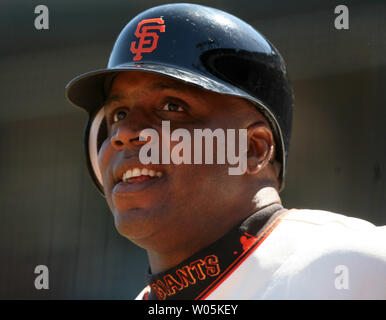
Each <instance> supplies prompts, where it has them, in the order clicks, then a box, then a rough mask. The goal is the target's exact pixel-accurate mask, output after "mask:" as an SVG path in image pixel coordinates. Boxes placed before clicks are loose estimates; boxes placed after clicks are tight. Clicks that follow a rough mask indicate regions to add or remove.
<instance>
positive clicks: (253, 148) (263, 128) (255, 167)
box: [247, 122, 275, 174]
mask: <svg viewBox="0 0 386 320" xmlns="http://www.w3.org/2000/svg"><path fill="white" fill-rule="evenodd" d="M247 143H248V153H247V173H249V174H256V173H258V172H259V171H260V170H262V169H263V168H265V166H266V165H267V164H268V163H269V162H270V161H273V159H274V156H275V141H274V138H273V135H272V131H271V129H270V127H269V126H268V125H267V124H265V123H264V122H258V123H255V124H253V125H251V126H250V127H248V129H247Z"/></svg>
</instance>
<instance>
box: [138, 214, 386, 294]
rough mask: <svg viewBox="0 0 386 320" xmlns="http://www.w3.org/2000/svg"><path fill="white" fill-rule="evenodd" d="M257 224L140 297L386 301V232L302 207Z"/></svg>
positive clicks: (181, 267) (160, 279) (184, 265)
mask: <svg viewBox="0 0 386 320" xmlns="http://www.w3.org/2000/svg"><path fill="white" fill-rule="evenodd" d="M276 211H277V209H276ZM279 211H280V210H279ZM253 223H254V222H252V223H251V222H249V224H247V229H245V228H243V229H240V228H239V230H238V233H237V232H236V231H234V232H233V233H232V232H231V235H229V234H228V235H226V236H225V237H224V238H226V240H221V241H218V242H217V243H215V244H213V245H212V246H210V248H208V250H207V249H206V250H204V251H203V252H202V253H201V252H200V253H199V254H198V255H196V256H195V257H194V263H196V262H197V261H201V262H202V263H201V264H192V262H191V261H192V260H189V261H185V262H183V263H182V264H180V265H179V266H177V267H176V268H174V269H173V270H169V271H168V272H164V273H163V274H161V275H158V276H157V277H154V278H151V279H150V280H151V281H149V283H150V284H149V286H148V287H146V288H145V289H144V290H143V291H142V292H141V293H140V294H139V295H138V297H137V299H144V298H145V299H146V298H147V297H148V296H149V292H150V293H151V290H153V291H154V292H155V293H156V294H155V295H154V296H155V297H157V298H158V299H167V298H174V299H216V300H217V299H224V300H228V299H235V300H236V299H248V300H249V299H386V226H383V227H376V226H374V225H373V224H371V223H370V222H367V221H365V220H361V219H357V218H351V217H347V216H344V215H341V214H336V213H332V212H327V211H321V210H298V209H292V210H288V211H287V210H281V211H280V212H278V214H275V215H274V216H273V218H272V219H270V220H269V221H268V222H267V223H266V224H265V225H264V227H263V228H260V229H259V231H258V232H257V233H256V234H253V232H251V230H253V228H251V225H253ZM245 230H247V231H249V232H245ZM236 234H237V235H236ZM240 235H241V236H240ZM232 241H233V242H236V241H238V242H239V243H238V245H239V247H238V248H239V249H237V248H236V247H232V245H231V244H232V243H233V242H232ZM235 245H236V244H235ZM226 247H227V248H231V250H233V257H230V253H229V252H228V251H230V250H227V248H226ZM235 248H236V249H235ZM239 251H240V252H239ZM200 254H201V258H200ZM222 260H223V261H225V262H226V263H224V264H221V263H220V262H221V261H222ZM197 267H200V268H197ZM199 269H200V270H199ZM200 281H201V282H202V283H199V282H200ZM195 287H199V288H195Z"/></svg>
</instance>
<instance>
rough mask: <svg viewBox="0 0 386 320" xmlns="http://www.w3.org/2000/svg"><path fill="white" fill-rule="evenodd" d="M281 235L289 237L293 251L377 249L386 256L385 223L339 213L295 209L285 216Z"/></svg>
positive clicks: (363, 251) (363, 250)
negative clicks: (379, 223) (375, 222)
mask: <svg viewBox="0 0 386 320" xmlns="http://www.w3.org/2000/svg"><path fill="white" fill-rule="evenodd" d="M277 231H278V236H279V238H283V239H286V238H288V240H289V241H290V243H292V244H293V245H294V246H296V247H297V248H294V252H298V253H300V252H302V251H304V250H312V251H314V252H317V253H319V254H320V255H323V254H328V253H331V252H333V251H341V252H342V253H343V252H344V253H348V252H349V251H356V252H362V253H377V254H380V255H382V256H383V255H384V256H385V258H386V248H385V246H384V243H386V226H375V225H374V224H372V223H371V222H369V221H366V220H364V219H359V218H355V217H350V216H346V215H343V214H339V213H334V212H329V211H324V210H311V209H293V210H290V211H289V212H288V213H287V214H286V215H285V216H284V217H283V219H282V221H281V226H280V228H278V230H277Z"/></svg>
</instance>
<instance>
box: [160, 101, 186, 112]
mask: <svg viewBox="0 0 386 320" xmlns="http://www.w3.org/2000/svg"><path fill="white" fill-rule="evenodd" d="M162 110H165V111H173V112H181V111H184V109H183V108H182V107H180V106H179V105H178V104H175V103H172V102H167V103H165V105H164V106H163V107H162Z"/></svg>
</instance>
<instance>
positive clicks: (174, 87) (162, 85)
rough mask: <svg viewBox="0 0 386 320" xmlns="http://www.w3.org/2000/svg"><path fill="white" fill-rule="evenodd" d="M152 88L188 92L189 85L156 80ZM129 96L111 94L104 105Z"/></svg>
mask: <svg viewBox="0 0 386 320" xmlns="http://www.w3.org/2000/svg"><path fill="white" fill-rule="evenodd" d="M150 89H151V90H168V89H169V90H174V91H180V92H186V91H188V87H187V86H186V85H184V84H182V83H165V82H155V83H153V84H152V85H151V86H150ZM125 98H127V95H125V94H114V95H112V96H109V97H107V98H106V100H105V101H104V102H103V104H102V105H103V106H104V107H107V106H108V105H110V104H111V103H113V102H116V101H120V100H123V99H125Z"/></svg>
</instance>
